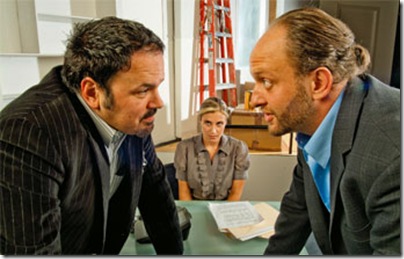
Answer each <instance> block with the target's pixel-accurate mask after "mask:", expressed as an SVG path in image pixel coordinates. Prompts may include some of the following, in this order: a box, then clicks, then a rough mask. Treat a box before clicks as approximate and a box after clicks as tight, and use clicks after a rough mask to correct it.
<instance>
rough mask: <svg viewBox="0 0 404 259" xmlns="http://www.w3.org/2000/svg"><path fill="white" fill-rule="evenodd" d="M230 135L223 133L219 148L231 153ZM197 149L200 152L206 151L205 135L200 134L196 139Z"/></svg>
mask: <svg viewBox="0 0 404 259" xmlns="http://www.w3.org/2000/svg"><path fill="white" fill-rule="evenodd" d="M228 142H229V137H228V136H227V135H225V134H223V135H222V137H221V139H220V143H219V150H220V151H222V152H224V153H226V154H229V153H230V146H229V145H228ZM196 149H197V151H198V153H199V152H202V151H206V148H205V145H204V144H203V137H202V134H200V135H199V136H198V138H197V140H196Z"/></svg>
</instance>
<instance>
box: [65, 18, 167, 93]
mask: <svg viewBox="0 0 404 259" xmlns="http://www.w3.org/2000/svg"><path fill="white" fill-rule="evenodd" d="M139 50H146V51H156V52H164V43H163V42H162V41H161V39H160V38H159V37H158V36H157V35H155V34H154V33H153V32H152V31H151V30H149V29H148V28H146V27H145V26H143V24H141V23H138V22H135V21H130V20H125V19H120V18H117V17H112V16H110V17H104V18H102V19H99V20H92V21H89V22H86V23H77V24H75V25H74V28H73V32H72V34H71V36H70V38H69V39H68V41H67V47H66V52H65V56H64V65H63V68H62V79H63V82H64V83H65V84H66V85H67V86H68V87H69V88H70V89H71V90H75V89H76V90H80V82H81V80H82V79H83V78H84V77H86V76H89V77H91V78H92V79H94V80H95V81H96V82H97V83H98V84H99V85H100V86H101V87H102V88H103V89H105V91H106V94H107V95H109V94H110V89H109V87H108V81H109V79H110V78H111V77H112V76H113V75H115V74H116V73H117V72H119V71H122V70H123V71H127V70H129V69H130V65H131V56H132V55H133V53H134V52H136V51H139Z"/></svg>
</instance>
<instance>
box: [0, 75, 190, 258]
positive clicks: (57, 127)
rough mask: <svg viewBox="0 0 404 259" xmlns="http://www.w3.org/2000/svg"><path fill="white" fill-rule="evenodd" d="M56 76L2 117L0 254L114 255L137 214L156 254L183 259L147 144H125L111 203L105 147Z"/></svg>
mask: <svg viewBox="0 0 404 259" xmlns="http://www.w3.org/2000/svg"><path fill="white" fill-rule="evenodd" d="M60 68H61V67H57V68H54V69H53V70H52V71H51V72H50V73H49V74H48V75H47V76H46V77H45V78H44V79H43V80H42V81H41V82H40V83H39V84H38V85H36V86H34V87H32V88H30V89H29V90H28V91H27V92H25V93H24V94H22V95H21V96H20V97H19V98H18V99H16V100H15V101H14V102H12V103H11V104H10V105H8V106H7V107H6V108H4V109H3V110H2V111H1V113H0V200H1V202H0V219H1V220H0V253H1V254H5V255H9V254H19V255H21V254H65V255H66V254H82V255H84V254H117V253H119V252H120V250H121V248H122V246H123V244H124V243H125V241H126V239H127V237H128V234H129V231H130V227H131V224H132V222H133V219H134V213H135V209H136V207H137V206H138V207H139V209H140V212H141V214H142V216H143V219H144V222H145V225H146V228H147V230H148V231H149V236H150V238H151V240H152V241H153V243H154V246H155V249H156V251H157V253H160V254H173V253H182V251H183V244H182V235H181V231H180V228H179V222H178V216H177V213H176V207H175V203H174V199H173V196H172V193H171V190H170V187H169V185H168V182H167V180H166V175H165V172H164V170H163V166H162V164H161V162H160V160H159V159H158V158H157V156H156V153H155V150H154V146H153V143H152V140H151V137H150V136H149V137H146V138H143V139H142V138H138V137H136V136H128V137H127V138H125V141H124V143H123V148H124V154H123V155H124V159H123V161H124V163H123V165H122V166H121V167H120V169H119V171H118V173H119V174H121V175H123V176H124V178H123V180H122V182H121V185H120V186H119V188H118V189H117V191H116V192H115V194H114V195H113V196H112V197H111V199H110V200H109V177H110V174H109V164H108V158H107V154H106V151H105V148H104V144H103V142H102V139H101V137H100V135H99V134H98V132H97V130H96V128H95V125H94V124H93V122H92V120H91V118H90V117H89V115H88V113H87V112H86V111H85V109H84V107H83V106H82V105H81V103H80V102H79V100H78V99H77V97H76V96H75V94H73V93H71V92H70V91H69V90H68V89H67V87H65V86H64V85H63V84H62V81H61V78H60ZM143 155H144V156H145V158H146V159H147V161H148V166H147V167H146V168H143V165H142V163H143Z"/></svg>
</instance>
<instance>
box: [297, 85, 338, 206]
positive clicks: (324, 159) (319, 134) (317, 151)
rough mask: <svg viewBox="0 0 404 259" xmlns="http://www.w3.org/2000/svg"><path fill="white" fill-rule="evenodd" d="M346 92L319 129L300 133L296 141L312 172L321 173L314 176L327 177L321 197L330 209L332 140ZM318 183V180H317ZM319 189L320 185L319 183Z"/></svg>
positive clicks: (336, 102)
mask: <svg viewBox="0 0 404 259" xmlns="http://www.w3.org/2000/svg"><path fill="white" fill-rule="evenodd" d="M343 95H344V92H341V94H340V95H339V97H338V99H337V100H336V101H335V103H334V104H333V106H332V107H331V110H330V111H329V112H328V113H327V115H326V117H325V118H324V120H323V121H322V122H321V124H320V126H319V127H318V129H317V130H316V131H315V132H314V134H313V135H312V136H308V135H306V134H303V133H298V134H297V136H296V141H297V144H298V146H299V148H300V149H302V151H303V155H304V158H305V160H306V162H307V163H308V165H309V167H310V169H311V171H312V173H313V172H315V173H316V174H320V175H318V176H316V175H314V173H313V177H314V178H316V177H321V178H325V179H324V181H325V190H324V192H323V193H322V192H320V190H319V192H320V197H321V199H322V200H323V202H324V205H325V206H326V207H327V209H328V211H331V205H330V158H331V142H332V134H333V132H334V126H335V122H336V120H337V115H338V111H339V108H340V106H341V102H342V98H343ZM315 164H317V165H319V167H318V168H317V169H316V170H313V169H314V168H313V167H314V165H315ZM316 185H317V182H316ZM317 188H318V189H319V186H318V185H317Z"/></svg>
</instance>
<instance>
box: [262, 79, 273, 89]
mask: <svg viewBox="0 0 404 259" xmlns="http://www.w3.org/2000/svg"><path fill="white" fill-rule="evenodd" d="M262 83H263V84H264V87H265V88H266V89H269V88H271V87H272V83H271V81H269V80H268V79H263V80H262Z"/></svg>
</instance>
